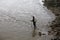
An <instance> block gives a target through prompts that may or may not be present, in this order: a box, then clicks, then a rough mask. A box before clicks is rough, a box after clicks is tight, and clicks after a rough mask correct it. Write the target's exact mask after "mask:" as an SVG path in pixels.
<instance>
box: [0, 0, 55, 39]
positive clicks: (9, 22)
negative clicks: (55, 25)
mask: <svg viewBox="0 0 60 40" xmlns="http://www.w3.org/2000/svg"><path fill="white" fill-rule="evenodd" d="M33 15H34V16H35V17H36V20H37V28H39V30H38V29H37V30H36V33H37V35H36V36H35V37H32V31H33V25H32V23H31V21H30V20H32V16H33ZM54 19H55V16H54V14H52V12H51V11H50V10H48V9H47V8H46V7H44V6H43V5H42V2H41V0H0V40H49V39H51V38H52V37H53V36H52V35H50V36H49V35H47V34H48V32H47V31H48V30H49V28H48V26H47V25H48V24H49V22H51V21H52V20H54ZM39 31H41V32H42V33H45V34H46V35H45V36H41V37H39V36H38V32H39Z"/></svg>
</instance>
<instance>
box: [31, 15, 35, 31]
mask: <svg viewBox="0 0 60 40" xmlns="http://www.w3.org/2000/svg"><path fill="white" fill-rule="evenodd" d="M32 17H33V19H32V20H31V21H32V22H33V25H34V30H35V29H36V20H35V17H34V16H32Z"/></svg>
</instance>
